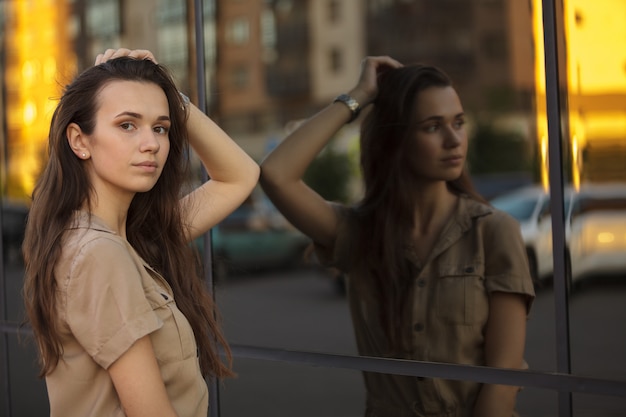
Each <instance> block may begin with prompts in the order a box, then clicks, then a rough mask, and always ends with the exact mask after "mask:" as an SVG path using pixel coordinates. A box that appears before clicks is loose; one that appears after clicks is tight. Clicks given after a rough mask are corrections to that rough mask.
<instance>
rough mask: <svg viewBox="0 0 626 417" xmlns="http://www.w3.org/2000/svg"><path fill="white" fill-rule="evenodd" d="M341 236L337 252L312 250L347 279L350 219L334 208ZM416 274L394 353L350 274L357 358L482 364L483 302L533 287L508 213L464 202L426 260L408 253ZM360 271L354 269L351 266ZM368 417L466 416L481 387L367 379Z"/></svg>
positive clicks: (375, 308)
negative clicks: (494, 294)
mask: <svg viewBox="0 0 626 417" xmlns="http://www.w3.org/2000/svg"><path fill="white" fill-rule="evenodd" d="M337 209H338V210H339V215H340V218H341V220H340V225H339V233H338V236H337V238H336V241H335V245H334V247H331V248H322V247H319V246H318V247H317V248H316V249H317V254H318V256H319V258H320V260H321V261H322V263H325V264H327V265H333V266H335V267H338V268H339V269H342V270H343V271H344V272H346V273H347V274H348V275H349V274H350V272H351V270H352V269H353V267H354V266H355V263H356V262H358V260H355V259H353V256H354V255H355V253H354V250H353V247H354V245H355V243H356V242H354V236H355V233H354V230H355V229H354V228H355V227H356V225H355V221H354V215H353V214H352V211H351V210H350V209H347V208H345V207H338V208H337ZM405 256H406V259H407V260H408V261H409V262H410V263H411V265H412V269H413V271H414V276H413V279H412V281H411V284H410V286H409V290H408V291H407V297H410V307H409V308H407V309H406V314H405V316H403V317H398V320H399V321H400V325H401V329H402V330H401V331H402V340H403V343H402V346H401V347H400V348H391V347H390V346H389V343H388V342H387V337H386V335H385V332H384V328H383V327H382V325H381V322H380V320H379V317H380V307H381V306H380V303H379V296H378V293H377V291H376V289H375V288H374V286H373V285H372V284H371V281H370V280H369V279H368V278H369V277H365V276H360V275H359V276H356V275H351V276H350V275H349V277H348V281H347V283H348V297H349V303H350V311H351V315H352V321H353V324H354V331H355V335H356V342H357V347H358V349H359V353H360V354H361V355H367V356H378V357H393V358H400V359H413V360H420V361H433V362H446V363H459V364H469V365H484V364H485V358H484V331H485V325H486V322H487V318H488V316H489V303H488V297H489V294H490V293H491V292H494V291H503V292H509V293H517V294H522V295H524V296H526V300H527V305H528V308H530V305H531V302H532V300H533V298H534V294H535V293H534V287H533V283H532V279H531V277H530V273H529V270H528V264H527V260H526V252H525V249H524V244H523V242H522V238H521V234H520V229H519V224H518V223H517V222H516V221H515V220H514V219H513V218H512V217H510V216H509V215H508V214H506V213H504V212H501V211H498V210H496V209H494V208H492V207H489V206H486V205H484V204H481V203H479V202H476V201H475V200H472V199H469V198H465V197H463V198H460V199H459V205H458V208H457V211H456V212H455V214H454V216H453V218H452V220H451V221H450V222H449V223H448V224H447V226H446V227H445V228H444V230H443V231H442V233H441V236H439V238H438V240H437V241H436V243H435V245H434V247H433V250H432V252H431V254H430V255H429V258H428V260H427V261H426V262H423V263H421V262H420V261H419V260H418V258H417V256H416V255H415V253H414V252H413V251H412V250H411V249H410V248H408V247H407V250H406V253H405ZM356 265H358V264H356ZM364 378H365V385H366V389H367V411H366V416H367V417H382V416H389V415H393V416H398V417H413V416H429V417H435V416H437V417H443V416H445V417H461V416H462V417H465V416H470V415H471V410H472V407H473V404H474V402H475V400H476V396H477V394H478V391H479V389H480V384H479V383H476V382H472V381H454V380H442V379H436V378H414V377H407V376H399V375H386V374H378V373H367V372H366V373H364Z"/></svg>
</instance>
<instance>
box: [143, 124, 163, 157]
mask: <svg viewBox="0 0 626 417" xmlns="http://www.w3.org/2000/svg"><path fill="white" fill-rule="evenodd" d="M160 147H161V144H160V143H159V140H158V138H157V137H156V134H155V133H154V132H153V131H152V129H148V130H147V131H146V132H144V133H142V135H141V144H140V148H139V149H140V150H141V151H142V152H158V150H159V149H160Z"/></svg>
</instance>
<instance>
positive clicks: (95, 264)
mask: <svg viewBox="0 0 626 417" xmlns="http://www.w3.org/2000/svg"><path fill="white" fill-rule="evenodd" d="M62 248H63V249H62V256H61V259H60V261H59V262H58V264H57V265H56V267H55V276H56V280H57V291H58V292H57V311H58V326H59V331H60V333H61V337H62V344H63V356H62V358H61V360H60V362H59V364H58V366H57V367H56V368H55V369H54V371H53V372H52V373H51V374H50V375H48V376H47V377H46V384H47V388H48V397H49V401H50V415H51V417H78V416H80V417H87V416H94V417H100V416H124V412H123V410H122V408H121V404H120V401H119V398H118V396H117V393H116V391H115V387H114V386H113V383H112V381H111V378H110V377H109V374H108V372H107V368H108V367H109V366H111V364H112V363H113V362H115V360H117V359H118V358H119V357H120V356H121V355H123V354H124V352H126V350H127V349H128V348H129V347H130V346H132V344H133V343H134V342H135V341H137V340H138V339H140V338H141V337H143V336H145V335H150V339H151V341H152V346H153V348H154V351H155V355H156V358H157V362H158V364H159V367H160V370H161V376H162V377H163V381H164V383H165V388H166V390H167V393H168V396H169V399H170V401H171V402H172V404H173V406H174V409H175V410H176V412H177V413H178V415H179V416H180V417H206V415H207V409H208V390H207V386H206V383H205V381H204V379H203V377H202V375H201V373H200V365H199V360H198V356H197V348H196V342H195V338H194V334H193V331H192V329H191V326H190V325H189V322H188V321H187V319H186V318H185V316H184V315H183V314H182V313H181V312H180V310H179V309H178V308H177V307H176V303H175V301H174V297H173V294H172V290H171V288H170V286H169V285H168V283H167V282H166V281H165V279H163V277H161V276H160V275H159V274H158V273H157V272H155V271H154V270H153V269H152V268H151V267H150V266H149V265H147V264H146V263H145V262H144V261H143V260H142V259H141V257H139V255H138V254H137V253H136V252H135V251H134V249H133V248H132V247H131V246H130V244H129V243H128V242H127V241H126V240H125V239H123V238H122V237H120V236H118V235H117V234H115V233H114V232H113V231H112V230H111V229H109V228H108V227H107V226H106V225H105V224H104V223H103V222H102V221H101V220H100V219H98V218H97V217H95V216H92V218H91V221H90V219H89V216H88V214H87V213H85V212H77V213H76V215H75V219H74V223H73V225H72V227H71V228H70V230H68V231H67V233H66V234H65V236H64V238H63V243H62Z"/></svg>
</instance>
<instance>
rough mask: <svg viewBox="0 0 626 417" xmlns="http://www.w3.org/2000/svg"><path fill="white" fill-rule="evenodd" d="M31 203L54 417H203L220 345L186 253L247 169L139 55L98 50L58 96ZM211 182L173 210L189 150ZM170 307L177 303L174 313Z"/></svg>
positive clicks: (228, 206) (34, 307)
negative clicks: (92, 61) (46, 153)
mask: <svg viewBox="0 0 626 417" xmlns="http://www.w3.org/2000/svg"><path fill="white" fill-rule="evenodd" d="M49 140H50V141H49V150H50V151H49V152H50V153H49V161H48V164H47V166H46V168H45V169H44V171H43V173H42V175H41V178H40V180H39V182H38V184H37V186H36V188H35V191H34V194H33V202H32V208H31V210H30V214H29V219H28V225H27V230H26V239H25V242H24V255H25V261H26V276H25V288H24V293H25V302H26V308H27V312H28V316H29V319H30V323H31V324H32V326H33V330H34V333H35V337H36V339H37V342H38V346H39V349H40V354H41V359H42V375H45V377H46V383H47V388H48V396H49V400H50V408H51V415H52V416H63V417H72V416H124V415H126V416H129V417H131V416H176V415H177V416H180V417H182V416H198V417H199V416H206V413H207V408H208V392H207V391H208V390H207V387H206V384H205V382H204V378H203V375H214V376H217V377H222V376H228V375H231V374H232V372H231V370H230V368H229V367H228V366H226V364H224V363H222V362H221V360H220V357H219V354H218V352H217V349H216V347H215V342H216V341H217V342H219V343H220V344H221V345H222V346H223V347H224V348H225V350H226V352H227V353H228V356H229V359H230V352H229V350H228V346H227V344H226V342H225V340H224V338H223V336H222V334H221V331H220V329H219V326H218V324H217V323H216V320H215V318H214V315H215V309H214V305H213V303H212V299H211V296H210V294H209V293H208V292H207V291H206V289H205V288H204V284H203V282H202V280H201V279H200V277H199V274H198V272H199V270H198V268H196V263H195V262H194V259H193V252H192V249H191V248H190V247H189V245H188V242H190V241H191V240H193V239H194V238H196V237H198V236H200V235H201V234H202V233H204V232H206V231H207V230H208V229H209V228H210V227H212V226H213V225H215V224H216V223H217V222H219V221H220V220H221V219H222V218H224V217H225V216H226V215H228V214H229V213H230V212H231V211H232V210H234V209H235V208H236V207H237V206H238V205H239V204H240V203H241V202H242V201H243V200H244V199H245V198H246V196H247V195H248V194H249V193H250V191H251V190H252V188H253V187H254V185H255V184H256V182H257V180H258V166H257V165H256V164H255V163H254V161H252V160H251V159H250V158H249V157H248V156H247V155H246V154H245V152H243V151H242V150H241V149H240V148H239V147H237V146H236V145H235V143H234V142H232V141H231V140H230V138H229V137H228V136H227V135H226V134H225V133H224V132H223V131H222V130H220V129H219V128H218V127H217V126H216V125H215V124H214V123H213V122H212V121H211V120H210V119H209V118H208V117H206V116H205V115H204V114H203V113H202V112H201V111H200V110H198V109H197V108H196V107H194V106H193V105H191V104H185V100H183V98H181V95H179V93H178V91H177V89H176V86H175V85H174V83H173V81H172V79H171V78H170V75H169V74H168V73H167V71H166V70H165V68H163V67H162V66H160V65H158V64H157V63H156V61H155V59H154V57H153V56H152V54H151V53H150V52H148V51H142V50H135V51H130V50H128V49H120V50H107V51H106V52H105V53H104V54H101V55H99V56H98V58H97V59H96V66H94V67H92V68H89V69H87V70H86V71H85V72H83V73H82V74H80V75H79V76H78V77H77V78H76V79H75V80H74V81H73V82H72V83H71V84H70V85H69V86H68V87H67V89H66V91H65V93H64V94H63V96H62V98H61V100H60V102H59V104H58V106H57V109H56V111H55V113H54V116H53V119H52V124H51V128H50V135H49ZM189 144H191V146H192V147H193V149H194V151H195V152H196V153H197V155H198V156H199V157H200V159H201V160H202V162H203V164H204V166H205V167H206V169H207V171H208V173H209V175H210V177H211V180H210V181H208V182H206V183H204V184H202V185H201V186H200V187H199V188H197V189H195V190H194V191H192V192H191V193H190V194H188V195H186V196H185V197H183V198H182V199H181V190H182V187H183V185H184V183H185V181H186V180H187V179H188V178H187V177H186V165H187V164H186V162H187V159H186V155H187V152H188V145H189ZM174 300H175V301H174Z"/></svg>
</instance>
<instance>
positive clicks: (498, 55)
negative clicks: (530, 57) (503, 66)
mask: <svg viewBox="0 0 626 417" xmlns="http://www.w3.org/2000/svg"><path fill="white" fill-rule="evenodd" d="M506 40H507V39H506V37H505V36H503V34H502V33H489V34H486V35H483V37H482V42H481V43H482V50H483V53H484V54H485V56H486V57H487V58H489V59H491V60H493V61H504V60H505V59H506V57H507V44H506Z"/></svg>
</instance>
